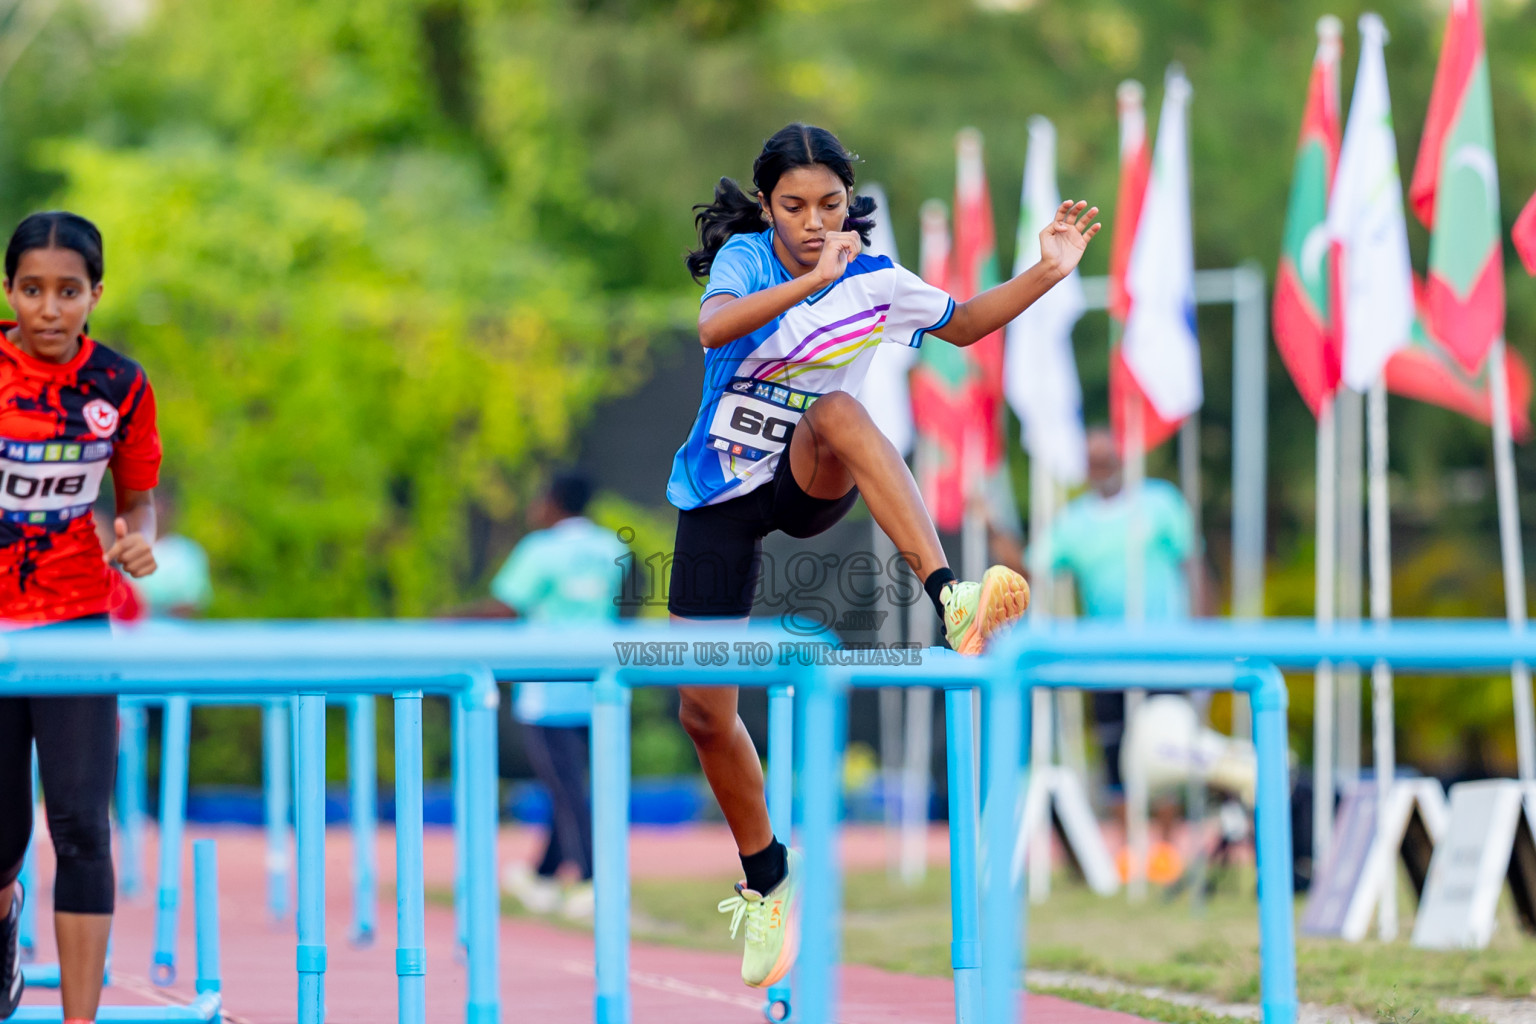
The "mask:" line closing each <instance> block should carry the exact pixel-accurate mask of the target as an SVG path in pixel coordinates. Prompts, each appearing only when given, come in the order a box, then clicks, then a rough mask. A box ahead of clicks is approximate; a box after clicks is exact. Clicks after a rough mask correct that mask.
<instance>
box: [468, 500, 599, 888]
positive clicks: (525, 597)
mask: <svg viewBox="0 0 1536 1024" xmlns="http://www.w3.org/2000/svg"><path fill="white" fill-rule="evenodd" d="M591 493H592V486H591V483H590V482H589V481H588V480H587V478H586V477H585V476H584V475H582V474H580V473H577V472H561V473H557V474H555V476H554V478H553V479H552V480H551V482H550V485H549V490H548V491H547V492H546V493H545V495H544V496H543V497H542V498H540V499H539V500H538V502H537V503H535V505H534V507H533V509H532V510H531V513H530V516H529V519H530V522H532V523H533V524H534V525H536V526H540V527H542V529H537V530H535V531H534V532H532V533H530V534H528V535H527V536H526V537H524V538H523V539H522V541H521V542H520V543H519V544H518V545H517V547H515V548H514V549H513V550H512V554H511V555H510V556H509V557H508V558H507V561H506V564H505V565H503V566H502V567H501V570H500V571H499V572H497V573H496V576H495V578H494V579H493V580H492V581H491V595H492V596H493V597H495V598H496V599H497V600H498V601H500V602H501V603H502V604H504V605H506V606H507V607H508V608H510V609H511V610H512V611H513V612H515V613H516V614H518V615H520V616H522V617H523V618H525V619H527V620H529V621H530V622H540V623H578V622H592V621H600V620H607V619H614V618H617V617H618V603H617V598H618V596H619V589H620V584H621V580H622V574H623V568H622V567H623V559H624V556H625V555H626V554H628V550H629V549H628V548H626V547H625V546H624V544H623V543H621V542H620V541H619V539H618V538H617V537H615V536H614V535H613V534H612V533H611V532H610V531H608V530H605V529H603V528H602V527H600V526H598V525H596V524H595V523H593V522H592V521H591V520H589V519H586V518H585V517H584V516H583V515H582V513H583V512H584V511H585V510H586V506H587V501H588V499H589V498H590V497H591ZM512 715H513V717H514V718H516V719H517V720H518V722H520V723H521V724H522V726H523V735H524V738H525V742H526V745H527V749H528V759H529V761H530V762H532V764H533V769H534V772H535V773H536V774H537V775H538V778H539V781H540V782H541V783H543V785H544V788H545V789H546V790H547V791H548V792H549V798H550V807H551V827H550V834H549V842H548V844H547V846H546V847H545V850H544V856H543V859H542V860H541V861H540V862H539V865H538V867H537V869H536V870H533V871H530V870H529V869H528V868H527V866H526V865H523V864H512V865H508V868H507V871H506V872H505V874H504V876H503V883H504V885H505V887H506V889H507V891H508V892H510V893H511V894H512V895H514V896H516V897H517V898H518V899H519V900H521V901H522V903H523V904H524V905H525V906H527V907H528V909H530V910H533V911H535V912H538V913H549V912H551V911H554V910H556V909H559V910H561V911H562V912H563V913H564V914H566V915H567V916H569V917H576V918H583V917H589V916H591V913H592V815H591V812H590V810H589V809H588V803H587V763H588V762H587V728H588V725H589V724H590V721H591V716H592V687H591V685H590V684H585V683H521V684H519V685H518V686H517V692H516V693H515V695H514V697H513V702H512ZM563 863H571V864H573V865H574V866H575V868H576V870H577V872H578V873H579V876H580V881H579V882H578V883H577V884H576V885H575V886H573V887H572V888H571V890H570V891H569V892H565V893H562V891H561V888H560V885H559V883H558V882H557V881H556V878H555V876H556V874H557V872H558V871H559V869H560V865H561V864H563Z"/></svg>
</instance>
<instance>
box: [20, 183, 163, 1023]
mask: <svg viewBox="0 0 1536 1024" xmlns="http://www.w3.org/2000/svg"><path fill="white" fill-rule="evenodd" d="M102 269H103V267H102V244H101V233H100V232H99V231H97V230H96V227H95V225H93V224H92V223H91V222H90V221H88V220H85V219H84V218H83V217H78V216H76V215H74V214H72V213H38V214H33V215H32V216H30V217H28V218H27V219H26V220H24V221H22V222H21V225H20V226H19V227H17V229H16V232H15V234H13V235H12V236H11V241H10V245H9V246H8V247H7V248H6V252H5V296H6V299H7V300H8V301H9V302H10V304H11V308H12V309H13V310H15V313H16V321H15V322H14V323H12V322H9V321H0V623H4V625H5V627H6V628H16V627H18V626H19V627H36V626H47V625H51V624H61V623H70V624H75V625H77V626H79V625H84V624H99V626H100V628H106V621H107V613H108V612H109V611H110V610H111V606H112V603H113V595H114V593H116V590H115V588H114V585H113V584H114V577H115V576H116V573H117V569H116V568H114V566H117V567H120V568H121V569H122V571H124V572H126V573H127V574H128V575H130V576H134V577H139V576H147V575H148V574H149V573H151V572H154V570H155V559H154V555H153V554H152V552H151V545H152V544H153V541H154V536H155V506H154V492H153V488H154V486H155V484H156V483H157V482H158V480H159V474H160V435H159V433H158V432H157V431H156V429H155V397H154V392H153V391H151V390H150V386H149V378H147V377H146V376H145V375H144V370H143V369H142V368H141V367H140V366H139V365H138V364H137V363H135V362H133V361H132V360H130V359H127V358H125V357H123V356H121V355H119V354H118V353H116V352H114V351H112V350H111V349H109V348H107V347H106V346H104V345H100V344H98V343H97V342H95V341H92V340H91V339H90V338H89V337H87V336H86V333H85V332H86V322H87V320H88V319H89V317H90V314H91V311H92V310H93V309H95V308H96V303H97V302H98V301H100V299H101V277H102ZM109 470H110V472H111V477H112V488H113V492H114V495H115V497H116V504H117V516H116V519H115V521H114V523H113V542H112V544H111V546H110V548H109V549H107V550H105V551H103V549H102V543H101V541H99V540H98V539H97V536H96V530H95V527H94V525H93V520H92V515H91V507H92V505H93V504H94V503H95V501H96V497H97V494H98V492H99V491H100V489H101V486H102V483H103V481H104V479H105V477H106V475H107V473H108V471H109ZM34 740H35V741H36V744H37V755H38V770H39V773H40V775H41V776H42V784H43V791H44V793H46V795H47V813H48V826H49V832H50V833H51V835H52V838H53V846H54V852H55V853H56V855H57V858H58V873H57V876H56V879H55V884H54V924H55V931H56V932H57V934H58V943H59V979H60V988H61V989H62V993H61V994H62V997H63V1003H64V1019H65V1022H66V1024H71V1022H80V1024H83V1022H88V1021H90V1020H93V1019H94V1018H95V1016H96V1007H97V1003H98V1002H99V1001H100V998H101V980H102V972H103V968H104V965H105V962H106V952H107V938H108V936H109V934H110V932H111V927H112V909H113V889H114V878H113V873H112V857H111V842H110V832H109V827H108V821H107V803H108V799H109V797H110V795H111V793H112V784H113V773H114V768H115V761H116V750H117V698H116V697H115V696H83V697H0V1019H4V1018H6V1017H9V1016H10V1015H11V1014H12V1013H13V1012H14V1010H15V1007H16V1004H17V1003H18V1002H19V1001H20V998H21V976H20V975H21V972H20V964H19V963H18V962H17V920H18V914H19V912H20V909H21V900H22V898H24V896H26V895H28V894H23V893H21V891H20V887H19V886H17V885H16V884H15V883H16V877H17V874H18V873H19V872H20V870H21V861H22V856H23V854H24V853H25V851H26V846H27V842H28V839H29V837H30V836H31V832H32V800H33V797H32V784H31V783H32V779H31V771H32V766H31V757H32V745H33V741H34Z"/></svg>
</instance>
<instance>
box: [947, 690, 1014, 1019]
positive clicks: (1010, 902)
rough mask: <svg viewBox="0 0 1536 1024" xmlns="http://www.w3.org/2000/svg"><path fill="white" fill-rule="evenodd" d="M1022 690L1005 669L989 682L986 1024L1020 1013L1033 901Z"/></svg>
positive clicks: (983, 963) (984, 961) (984, 818)
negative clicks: (1023, 824)
mask: <svg viewBox="0 0 1536 1024" xmlns="http://www.w3.org/2000/svg"><path fill="white" fill-rule="evenodd" d="M1021 691H1022V688H1021V687H1020V686H1019V684H1018V682H1017V681H1016V680H1015V679H1013V678H1010V676H1009V675H1008V674H1007V673H1005V672H1000V673H999V674H998V675H997V676H996V677H995V678H994V679H993V680H991V681H989V690H988V692H987V694H986V703H987V714H986V717H985V720H984V721H985V725H984V729H985V732H986V742H985V743H984V744H983V747H984V748H985V750H986V757H987V790H986V804H985V807H984V810H983V812H982V826H983V828H984V829H985V830H986V849H987V855H986V858H985V859H984V861H983V862H982V885H983V886H985V891H986V899H985V900H983V901H982V907H983V911H982V912H983V913H984V914H985V915H986V918H985V920H984V921H983V925H984V927H983V929H982V935H984V936H985V941H986V953H985V955H984V956H983V957H982V958H981V975H982V982H983V988H984V998H985V1001H986V1002H985V1009H986V1017H985V1019H986V1021H987V1024H1013V1022H1014V1021H1016V1020H1018V1013H1019V987H1018V970H1019V966H1020V962H1021V961H1020V949H1019V946H1020V943H1019V935H1020V930H1021V919H1022V917H1023V915H1025V914H1027V913H1028V909H1027V908H1028V905H1029V901H1027V900H1024V899H1021V898H1020V891H1019V884H1018V881H1017V880H1016V879H1015V878H1014V875H1013V857H1012V852H1013V845H1014V840H1015V839H1016V838H1017V836H1018V834H1019V819H1018V813H1019V811H1020V808H1021V800H1020V797H1021V795H1022V794H1023V788H1022V787H1021V785H1020V781H1021V780H1020V777H1019V776H1020V766H1021V765H1022V764H1024V763H1025V762H1024V759H1023V758H1022V757H1021V753H1020V749H1019V748H1020V744H1021V742H1022V741H1023V738H1024V737H1027V736H1029V735H1030V704H1029V698H1028V696H1027V695H1026V694H1024V693H1023V692H1021ZM967 720H969V718H967ZM951 807H953V804H951ZM957 984H958V982H957Z"/></svg>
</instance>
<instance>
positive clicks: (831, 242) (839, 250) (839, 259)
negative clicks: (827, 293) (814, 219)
mask: <svg viewBox="0 0 1536 1024" xmlns="http://www.w3.org/2000/svg"><path fill="white" fill-rule="evenodd" d="M863 251H864V242H863V240H862V239H861V238H859V233H858V232H857V231H828V232H827V235H826V241H825V242H823V243H822V247H821V259H819V260H817V262H816V276H817V277H818V278H819V279H820V280H821V282H822V283H823V284H831V283H832V282H833V281H836V280H837V279H838V278H840V277H842V276H843V271H845V270H847V269H848V264H849V263H851V262H853V261H854V260H855V259H857V258H858V255H859V253H861V252H863Z"/></svg>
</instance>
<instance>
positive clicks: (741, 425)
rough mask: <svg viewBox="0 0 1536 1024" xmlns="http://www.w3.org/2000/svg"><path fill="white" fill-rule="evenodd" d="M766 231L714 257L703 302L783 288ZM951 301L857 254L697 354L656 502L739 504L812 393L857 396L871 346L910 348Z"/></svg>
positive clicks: (948, 310) (905, 273) (772, 463)
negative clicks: (773, 311) (685, 429)
mask: <svg viewBox="0 0 1536 1024" xmlns="http://www.w3.org/2000/svg"><path fill="white" fill-rule="evenodd" d="M790 280H792V278H791V277H790V274H789V271H787V270H785V269H784V266H783V264H781V263H780V262H779V258H778V257H777V256H776V255H775V254H774V251H773V230H772V229H771V228H770V229H768V230H766V231H763V232H760V233H758V234H747V235H736V236H735V237H733V238H732V239H731V240H730V241H728V242H726V243H725V245H723V246H722V247H721V248H720V251H719V253H717V254H716V256H715V261H714V264H713V265H712V266H711V268H710V272H709V286H708V287H707V288H705V289H704V298H703V299H701V300H700V301H701V302H702V301H704V300H707V299H710V298H713V297H714V296H716V295H734V296H737V297H738V298H739V297H742V296H745V295H750V294H752V293H753V292H759V291H762V290H763V289H765V288H772V287H773V286H774V285H777V284H783V283H784V282H786V281H790ZM954 311H955V302H954V300H953V299H951V298H950V297H949V295H947V294H946V293H945V292H944V291H942V290H941V289H938V288H935V287H933V286H932V285H929V284H926V283H925V282H924V281H923V280H922V278H920V277H918V276H917V275H916V274H914V273H912V272H911V271H909V270H907V269H905V268H903V267H900V266H897V265H896V264H894V263H892V262H891V260H890V258H889V257H886V256H871V255H869V254H867V253H861V254H860V255H859V256H858V257H857V258H855V259H854V260H853V261H852V262H850V263H849V264H848V268H847V270H845V271H844V272H843V276H842V277H840V278H838V279H837V280H836V281H834V282H832V283H831V284H830V285H828V286H827V287H826V288H825V289H823V290H822V291H819V292H817V293H816V294H815V295H812V296H810V297H809V298H807V299H805V300H803V301H801V302H799V303H797V304H796V305H794V306H793V307H791V308H790V309H788V310H786V311H785V312H784V313H782V314H781V315H779V316H778V317H776V318H774V319H773V320H771V321H769V322H768V323H767V324H764V325H763V326H762V327H760V328H758V329H757V330H755V331H753V332H752V333H751V334H748V335H746V336H745V337H741V338H737V339H736V340H735V341H732V342H729V343H728V344H725V345H722V346H720V347H719V348H713V349H708V350H706V351H705V353H704V397H703V400H702V401H701V402H700V403H699V413H698V416H697V417H696V418H695V419H694V423H693V429H692V430H691V431H690V432H689V434H688V440H687V441H686V442H685V443H684V444H683V446H682V447H681V448H680V449H678V452H677V457H676V458H674V459H673V460H672V476H671V479H669V480H668V482H667V500H668V501H670V502H671V503H672V504H673V505H675V506H677V507H678V508H680V509H683V510H685V511H686V510H687V509H693V508H699V507H700V506H703V505H713V504H716V503H718V502H721V501H726V500H728V499H731V498H738V497H740V496H741V495H743V494H748V493H750V492H751V491H753V490H756V489H757V488H758V487H761V486H762V485H763V484H765V483H767V482H768V481H769V480H771V479H773V474H774V470H775V469H777V468H778V463H779V455H780V453H781V452H782V451H783V450H784V447H785V445H786V444H787V443H788V441H789V436H790V433H791V432H792V431H793V430H794V427H795V424H796V423H798V422H799V421H800V417H801V416H802V415H804V414H805V410H807V409H809V408H810V407H811V404H812V403H813V402H815V401H816V399H817V398H819V397H820V396H822V395H825V394H827V393H829V392H832V391H846V392H848V393H849V394H852V395H858V393H859V388H860V386H861V385H862V384H863V383H864V376H865V374H866V373H868V372H869V365H870V361H871V360H872V359H873V357H874V354H875V346H876V345H878V344H880V343H881V342H888V343H891V344H896V345H909V346H911V347H913V348H917V347H918V346H920V345H921V344H922V341H923V335H924V334H926V333H927V332H929V331H933V330H937V329H938V328H940V327H943V326H944V325H945V324H947V323H948V322H949V318H950V316H952V315H953V314H954Z"/></svg>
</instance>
